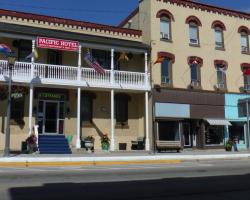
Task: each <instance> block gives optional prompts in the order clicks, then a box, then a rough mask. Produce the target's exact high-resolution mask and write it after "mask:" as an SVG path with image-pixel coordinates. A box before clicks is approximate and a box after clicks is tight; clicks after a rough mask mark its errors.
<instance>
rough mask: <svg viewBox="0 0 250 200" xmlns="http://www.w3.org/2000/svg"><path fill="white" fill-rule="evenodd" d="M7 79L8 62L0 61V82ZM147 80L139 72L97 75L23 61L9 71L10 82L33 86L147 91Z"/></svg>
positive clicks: (85, 70)
mask: <svg viewBox="0 0 250 200" xmlns="http://www.w3.org/2000/svg"><path fill="white" fill-rule="evenodd" d="M32 69H33V70H32ZM32 71H34V74H33V75H32ZM8 76H9V67H8V62H7V61H4V60H0V81H6V78H8ZM149 77H150V76H149V74H146V73H140V72H129V71H117V70H114V71H113V72H112V71H111V70H105V73H104V74H98V73H97V72H96V71H95V70H94V69H92V68H84V67H81V68H80V71H79V70H78V67H72V66H62V65H50V64H40V63H34V66H32V64H31V63H26V62H16V63H15V65H14V66H13V68H12V79H13V81H16V82H21V83H29V82H31V81H33V83H34V84H54V85H65V86H81V87H97V88H118V89H119V88H120V89H136V90H150V84H149Z"/></svg>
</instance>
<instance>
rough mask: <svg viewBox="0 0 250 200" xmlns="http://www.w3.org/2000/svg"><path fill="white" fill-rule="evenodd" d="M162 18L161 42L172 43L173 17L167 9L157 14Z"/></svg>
mask: <svg viewBox="0 0 250 200" xmlns="http://www.w3.org/2000/svg"><path fill="white" fill-rule="evenodd" d="M156 17H157V18H160V38H161V40H165V41H171V40H172V33H171V22H172V21H174V17H173V15H172V14H171V13H170V12H169V11H168V10H166V9H162V10H159V11H158V12H157V14H156Z"/></svg>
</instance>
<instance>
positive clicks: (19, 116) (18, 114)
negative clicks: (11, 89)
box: [11, 95, 24, 123]
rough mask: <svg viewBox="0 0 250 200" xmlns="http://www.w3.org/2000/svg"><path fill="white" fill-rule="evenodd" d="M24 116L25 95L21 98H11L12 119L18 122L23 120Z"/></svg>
mask: <svg viewBox="0 0 250 200" xmlns="http://www.w3.org/2000/svg"><path fill="white" fill-rule="evenodd" d="M23 117H24V97H23V95H22V96H21V97H20V98H14V97H13V96H12V98H11V119H13V120H15V121H16V122H18V123H19V122H21V121H22V120H23Z"/></svg>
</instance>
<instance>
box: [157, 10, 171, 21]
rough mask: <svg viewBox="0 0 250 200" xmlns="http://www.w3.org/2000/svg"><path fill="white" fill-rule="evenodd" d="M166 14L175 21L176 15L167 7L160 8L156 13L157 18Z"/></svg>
mask: <svg viewBox="0 0 250 200" xmlns="http://www.w3.org/2000/svg"><path fill="white" fill-rule="evenodd" d="M164 16H167V17H168V18H170V19H171V20H172V21H174V16H173V14H172V13H171V12H169V11H168V10H166V9H161V10H159V11H158V12H157V13H156V17H157V18H161V17H164Z"/></svg>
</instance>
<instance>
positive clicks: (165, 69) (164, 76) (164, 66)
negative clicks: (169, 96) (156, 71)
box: [161, 58, 172, 85]
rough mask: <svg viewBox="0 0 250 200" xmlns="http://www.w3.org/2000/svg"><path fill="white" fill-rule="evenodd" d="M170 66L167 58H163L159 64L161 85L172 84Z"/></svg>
mask: <svg viewBox="0 0 250 200" xmlns="http://www.w3.org/2000/svg"><path fill="white" fill-rule="evenodd" d="M171 68H172V65H171V62H170V60H169V59H168V58H164V60H163V62H162V63H161V83H162V84H163V85H170V84H171V83H172V73H171V71H172V69H171Z"/></svg>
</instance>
